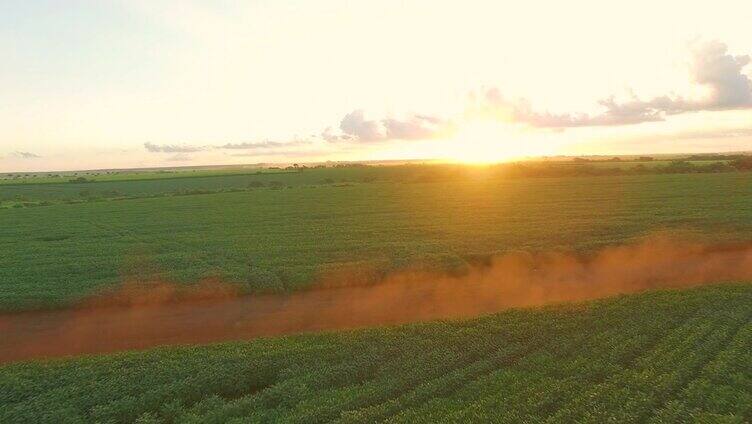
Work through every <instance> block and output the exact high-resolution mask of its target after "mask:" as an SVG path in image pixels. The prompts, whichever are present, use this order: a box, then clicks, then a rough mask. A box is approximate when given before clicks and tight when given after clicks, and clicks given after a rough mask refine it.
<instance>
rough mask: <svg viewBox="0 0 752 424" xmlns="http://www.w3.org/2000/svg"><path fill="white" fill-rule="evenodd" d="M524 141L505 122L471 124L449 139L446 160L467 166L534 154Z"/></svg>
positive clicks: (461, 127) (474, 122)
mask: <svg viewBox="0 0 752 424" xmlns="http://www.w3.org/2000/svg"><path fill="white" fill-rule="evenodd" d="M524 138H525V137H523V136H522V135H521V134H520V133H519V132H518V131H516V130H515V129H514V128H510V126H509V125H506V124H504V123H499V122H487V121H473V122H468V123H465V124H463V125H462V126H460V127H459V128H458V129H457V132H456V133H455V134H454V137H452V139H451V140H450V147H449V148H448V149H447V152H446V158H445V159H447V160H450V161H453V162H462V163H468V164H488V163H495V162H507V161H511V160H516V159H522V158H524V157H527V156H532V155H535V154H536V152H535V149H532V148H531V146H530V145H529V143H526V140H525V139H524Z"/></svg>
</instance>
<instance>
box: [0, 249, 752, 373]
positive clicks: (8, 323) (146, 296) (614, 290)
mask: <svg viewBox="0 0 752 424" xmlns="http://www.w3.org/2000/svg"><path fill="white" fill-rule="evenodd" d="M733 280H752V243H739V244H726V245H713V244H704V243H700V242H692V241H687V240H680V239H676V238H672V237H667V236H661V237H652V238H648V239H646V240H644V241H641V242H637V243H632V244H627V245H621V246H613V247H607V248H604V249H602V250H600V251H599V252H596V253H594V254H590V255H579V254H575V253H561V252H548V253H546V252H544V253H526V252H515V253H507V254H503V255H499V256H496V257H493V258H491V259H489V261H487V262H486V263H484V264H482V265H475V266H471V267H470V268H469V269H468V270H467V271H466V272H464V273H463V274H462V275H447V274H442V273H437V272H430V271H401V272H395V273H393V274H390V275H387V276H385V277H384V278H381V279H380V280H379V281H378V282H376V283H374V284H368V285H363V284H359V285H353V284H348V283H349V281H348V279H347V278H346V277H344V276H342V275H340V276H339V277H336V278H335V277H330V278H329V279H327V280H325V281H322V282H321V283H320V284H318V285H317V286H315V288H313V289H310V290H305V291H300V292H295V293H291V294H284V295H252V296H251V295H246V296H243V295H241V294H240V292H239V291H238V290H237V289H236V287H237V286H234V285H232V284H226V283H221V282H217V281H213V282H212V281H209V282H204V283H201V284H198V285H194V286H190V288H186V287H185V286H183V287H181V286H176V285H171V284H161V283H160V284H151V285H132V284H130V285H124V286H122V287H121V288H120V289H119V290H117V291H115V292H113V293H110V294H108V295H99V296H96V297H93V298H91V299H88V300H87V301H85V302H82V303H81V304H80V305H78V306H77V307H74V308H70V309H66V310H56V311H35V312H20V313H10V314H3V315H0V332H2V334H3V337H2V338H1V340H0V363H4V362H10V361H17V360H23V359H29V358H43V357H58V356H68V355H80V354H89V353H103V352H113V351H121V350H132V349H143V348H148V347H152V346H159V345H170V344H188V343H208V342H217V341H224V340H242V339H250V338H254V337H260V336H269V335H279V334H292V333H300V332H309V331H320V330H335V329H346V328H356V327H368V326H379V325H388V324H399V323H407V322H415V321H421V320H430V319H438V318H465V317H472V316H476V315H480V314H486V313H492V312H497V311H500V310H503V309H506V308H510V307H520V306H534V305H544V304H548V303H556V302H566V301H578V300H586V299H594V298H600V297H606V296H612V295H616V294H621V293H633V292H638V291H642V290H647V289H654V288H672V287H688V286H694V285H700V284H707V283H714V282H722V281H733ZM360 283H362V282H360Z"/></svg>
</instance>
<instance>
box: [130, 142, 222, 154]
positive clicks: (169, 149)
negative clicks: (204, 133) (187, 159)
mask: <svg viewBox="0 0 752 424" xmlns="http://www.w3.org/2000/svg"><path fill="white" fill-rule="evenodd" d="M144 147H145V148H146V150H148V151H150V152H155V153H157V152H158V153H193V152H200V151H202V150H207V147H206V146H190V145H186V144H154V143H150V142H146V143H144Z"/></svg>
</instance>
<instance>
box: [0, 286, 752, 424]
mask: <svg viewBox="0 0 752 424" xmlns="http://www.w3.org/2000/svg"><path fill="white" fill-rule="evenodd" d="M751 367H752V286H750V285H749V284H741V283H736V284H723V285H715V286H705V287H701V288H695V289H688V290H681V291H655V292H649V293H644V294H639V295H631V296H621V297H616V298H611V299H606V300H600V301H593V302H588V303H576V304H565V305H561V306H549V307H545V308H541V309H519V310H511V311H507V312H503V313H499V314H496V315H490V316H485V317H480V318H476V319H472V320H466V321H437V322H430V323H423V324H413V325H407V326H401V327H392V328H381V329H370V330H359V331H347V332H339V333H322V334H318V335H302V336H291V337H284V338H276V339H259V340H255V341H251V342H233V343H224V344H216V345H210V346H191V347H169V348H160V349H155V350H150V351H145V352H131V353H121V354H115V355H106V356H97V357H82V358H77V359H68V360H56V361H49V362H30V363H19V364H11V365H6V366H4V367H0V406H1V407H0V422H4V423H5V422H7V423H13V422H82V423H83V422H113V423H114V422H140V423H157V422H165V423H167V422H196V423H198V422H201V423H205V422H217V423H220V422H221V423H224V422H300V423H315V422H353V423H361V422H405V423H415V422H424V423H433V422H510V423H517V422H551V423H558V422H591V423H603V422H620V423H633V422H634V423H638V422H649V423H683V422H690V421H694V422H724V423H743V422H749V421H750V420H752V379H751V378H750V376H752V368H751Z"/></svg>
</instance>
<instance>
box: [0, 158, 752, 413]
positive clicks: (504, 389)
mask: <svg viewBox="0 0 752 424" xmlns="http://www.w3.org/2000/svg"><path fill="white" fill-rule="evenodd" d="M568 166H573V165H568ZM599 166H606V165H599ZM615 166H616V165H615ZM619 166H621V165H619ZM614 169H621V168H618V167H617V168H614ZM82 191H85V192H84V194H83V195H82ZM0 193H1V194H0V198H4V199H6V200H5V201H6V202H8V203H7V204H6V205H5V207H0V222H1V223H2V225H0V245H1V246H3V255H2V256H0V281H1V282H2V285H0V311H1V312H2V313H0V329H3V330H4V331H5V332H6V333H5V335H6V337H7V338H6V339H5V340H4V341H0V357H3V358H5V360H10V361H16V362H11V363H5V364H2V365H0V422H3V423H4V422H9V423H15V422H134V421H137V422H141V423H149V422H164V423H169V422H233V421H235V422H249V421H250V422H280V421H281V422H306V423H308V422H331V421H335V422H376V421H387V422H488V421H493V422H521V421H526V422H552V423H554V422H594V423H595V422H608V421H611V422H656V423H657V422H662V423H665V422H677V423H679V422H687V421H689V420H697V421H700V422H740V423H741V422H748V421H749V420H750V419H752V384H751V383H750V379H749V376H750V374H751V372H752V370H750V368H749V364H750V360H751V359H752V358H751V357H750V351H752V321H751V320H752V286H751V285H749V282H748V281H747V276H748V274H749V272H750V271H749V269H750V267H749V265H750V264H752V262H751V261H750V260H749V259H750V258H752V256H750V255H749V250H748V247H749V244H748V242H749V241H750V239H752V237H750V236H751V235H752V196H751V195H752V174H751V173H747V172H736V171H733V172H702V173H650V172H649V173H637V174H634V173H626V174H625V173H622V172H621V171H619V173H617V174H606V175H587V174H585V175H580V176H546V177H545V178H543V177H523V176H519V175H517V176H510V175H508V174H505V173H501V172H497V170H496V169H495V168H484V167H479V168H474V167H455V166H443V165H431V166H429V165H425V166H418V165H410V166H395V167H340V168H317V169H307V170H305V171H304V172H301V171H294V172H290V171H287V170H266V171H263V172H262V173H260V174H259V173H256V172H252V173H221V174H220V175H203V174H202V175H196V176H190V177H188V176H180V177H163V176H160V177H159V178H134V179H132V180H123V181H95V182H73V183H47V182H36V183H28V184H26V183H24V184H7V185H4V186H2V187H0ZM656 235H658V236H660V235H670V237H673V238H671V239H669V240H675V241H676V242H671V243H673V244H660V243H659V244H657V245H656V246H653V247H651V246H652V244H651V243H652V242H651V240H653V238H654V237H656ZM682 240H688V241H691V243H699V244H697V245H693V244H691V243H690V244H686V245H684V244H682ZM730 242H739V246H742V247H744V249H742V250H738V251H737V250H732V251H727V250H720V251H719V255H721V256H717V257H713V256H707V258H705V254H706V251H705V250H703V249H699V250H698V249H697V248H696V247H692V246H703V245H704V244H707V245H708V246H712V245H713V243H720V244H719V246H723V243H726V244H728V243H730ZM703 243H704V244H703ZM614 246H627V247H622V250H618V249H617V250H615V251H614V252H617V255H616V256H615V257H616V258H621V259H617V260H614V259H613V258H610V257H609V256H600V257H601V262H599V263H600V265H598V266H601V268H598V266H589V265H587V266H586V265H582V263H580V262H577V261H580V259H579V258H581V256H580V255H585V256H582V257H587V255H590V254H594V255H598V254H599V253H598V252H603V251H604V249H606V250H605V251H608V248H613V247H614ZM629 246H637V250H635V252H636V253H629V252H631V251H630V250H629V249H632V248H630V247H629ZM640 246H648V247H650V248H649V249H647V250H645V249H643V250H640V249H642V248H640ZM624 249H627V250H624ZM670 249H673V253H671V252H670V251H669V250H670ZM683 250H687V251H688V252H690V254H685V253H683ZM618 252H621V253H618ZM625 252H626V253H625ZM724 252H725V253H724ZM538 254H540V256H534V255H538ZM505 255H506V256H505ZM525 255H528V256H525ZM531 255H533V256H531ZM557 255H558V256H557ZM619 255H621V256H619ZM625 255H626V256H625ZM723 255H726V256H723ZM729 255H731V256H729ZM536 257H540V258H543V259H542V260H543V262H541V264H537V263H535V262H529V269H528V273H527V274H520V275H521V277H520V278H521V280H520V282H518V285H516V286H513V287H517V288H516V289H515V290H517V292H518V293H517V294H518V295H521V294H523V293H526V294H525V295H524V296H522V297H519V296H518V297H516V298H515V297H514V296H512V295H513V294H514V291H509V290H508V289H507V288H504V287H502V286H496V285H494V284H496V283H497V282H504V281H511V277H510V275H511V274H508V273H507V269H506V268H504V267H503V266H502V267H500V268H498V269H497V270H496V271H495V273H493V272H492V273H488V274H477V275H486V277H484V278H485V280H484V281H485V282H486V283H488V284H490V285H477V286H473V285H472V284H471V283H474V282H475V280H476V274H473V272H478V270H487V269H491V268H488V267H489V266H490V265H488V264H489V263H494V262H493V261H494V260H499V259H500V258H501V260H502V262H503V259H504V258H528V259H525V260H527V261H530V259H529V258H536ZM546 258H549V259H550V261H549V259H546ZM672 258H673V259H672ZM704 259H707V261H708V263H709V265H708V266H705V264H703V260H704ZM489 261H491V262H489ZM547 261H548V262H547ZM557 261H558V262H557ZM573 261H574V262H573ZM666 261H670V262H671V266H670V267H666ZM682 261H684V262H682ZM525 263H528V262H525ZM584 263H585V264H587V262H584ZM484 264H485V265H484ZM576 264H580V265H582V267H581V268H577V267H575V266H574V265H576ZM597 264H598V262H596V265H597ZM578 266H579V265H578ZM552 269H553V270H554V271H552ZM640 269H641V270H642V271H640V272H643V273H645V275H642V276H641V274H640V273H639V272H637V270H640ZM410 270H415V271H416V272H417V271H421V270H422V271H427V272H430V273H432V274H426V275H430V276H431V277H430V278H428V281H421V283H423V286H421V287H422V289H421V290H424V291H420V290H416V288H415V287H413V286H410V285H405V284H404V281H403V285H402V286H401V287H402V289H400V290H398V291H393V290H392V289H391V288H390V287H391V286H388V285H387V286H381V285H371V284H370V283H373V282H376V281H378V280H379V279H380V278H382V277H384V276H390V275H392V276H399V275H400V272H408V271H410ZM557 270H558V271H557ZM549 271H551V272H549ZM410 272H412V271H410ZM590 274H592V275H590ZM618 274H622V276H621V277H619V275H618ZM408 275H410V274H409V273H408ZM416 275H419V276H420V275H423V274H416ZM336 276H339V277H338V278H339V280H337V279H336V278H334V277H336ZM685 277H686V281H685V280H684V278H685ZM332 278H334V279H333V280H332ZM433 278H435V279H433ZM205 280H211V281H219V282H222V284H228V285H229V287H232V288H233V289H234V290H239V291H240V294H241V295H242V294H251V295H252V296H249V297H246V296H240V297H238V298H233V299H234V300H233V301H232V302H227V303H222V302H223V301H219V300H218V301H217V302H218V303H206V302H205V303H201V304H195V305H194V304H192V303H185V304H178V305H177V306H176V307H175V308H171V307H165V308H162V309H160V305H157V306H156V307H154V308H152V309H148V308H147V309H139V308H133V309H129V308H124V309H117V308H115V309H113V310H112V311H111V314H110V315H107V314H100V313H99V312H98V310H97V309H92V310H91V311H89V310H86V309H76V308H73V309H69V308H66V307H67V306H70V305H72V304H77V303H78V302H80V301H81V300H82V299H86V298H88V297H90V296H92V295H101V296H104V298H107V296H106V294H107V293H111V292H113V291H116V290H117V289H118V288H119V287H121V285H122V284H123V283H125V284H126V285H127V284H130V283H132V282H141V283H154V282H158V283H160V284H162V283H165V284H169V285H170V286H169V287H173V286H176V287H185V288H191V287H199V288H200V287H203V286H202V285H201V284H203V281H205ZM424 280H425V278H424ZM549 280H550V281H549ZM643 280H644V281H643ZM740 280H741V281H742V282H734V281H740ZM321 281H325V282H326V281H329V282H331V281H334V282H339V283H345V284H363V285H362V286H353V287H351V289H352V290H351V291H350V292H348V293H350V294H349V295H347V296H345V297H343V298H342V299H340V300H341V301H339V302H337V301H335V299H336V298H335V297H333V296H334V295H333V293H335V289H333V288H329V289H325V290H320V291H316V290H311V291H306V290H305V289H307V288H311V287H312V286H315V285H316V284H317V283H318V282H321ZM409 282H410V281H408V283H409ZM634 282H637V283H638V284H636V285H633V286H627V285H625V284H627V283H629V284H632V283H634ZM709 282H712V283H716V282H717V283H724V284H717V285H709V286H707V285H706V286H703V287H696V288H685V289H683V290H657V291H648V292H644V293H640V294H632V295H621V296H617V297H611V298H608V299H603V300H596V301H590V302H584V303H568V304H567V303H563V304H559V303H557V304H556V305H551V306H543V307H538V308H530V309H511V310H506V311H504V312H500V313H499V312H498V311H500V310H504V309H507V308H509V307H520V306H526V305H541V304H543V305H545V304H547V303H550V302H555V303H556V302H561V301H566V300H569V301H571V300H575V301H576V300H579V299H591V298H595V297H602V296H611V295H615V294H618V293H625V292H634V291H640V290H643V289H645V288H650V287H666V286H671V287H685V286H689V285H696V284H707V283H709ZM685 283H686V284H685ZM458 285H459V286H460V287H465V288H466V289H467V290H465V291H464V292H463V291H457V290H455V287H458ZM586 285H591V286H592V288H589V287H586ZM609 285H610V286H609ZM146 287H149V285H148V284H147V286H146ZM156 287H157V289H159V287H161V286H156ZM383 287H386V291H384V290H385V289H382V288H383ZM609 287H610V288H609ZM630 287H631V288H630ZM345 289H348V288H347V287H345V288H343V290H345ZM543 289H545V290H549V291H548V292H547V293H548V295H549V296H548V297H541V293H543V292H541V290H543ZM578 290H579V291H578ZM345 292H347V291H345ZM233 293H234V292H233ZM352 293H356V294H355V295H354V296H353V295H352ZM357 293H360V294H357ZM366 293H371V294H370V295H366ZM374 293H375V295H374ZM498 293H505V296H512V297H510V298H509V299H506V298H504V296H499V295H498ZM295 295H297V297H295ZM265 296H267V297H265ZM266 299H277V300H275V301H274V302H276V303H274V304H273V306H272V305H271V304H270V303H269V302H268V301H267V300H266ZM384 299H388V301H386V302H385V301H384ZM301 302H302V303H301ZM412 308H414V311H413V310H412ZM50 309H52V310H50ZM249 311H251V312H253V313H249ZM397 311H411V312H413V313H404V312H402V313H399V314H398V313H396V312H397ZM488 313H491V315H483V314H488ZM3 314H5V315H3ZM82 314H83V315H82ZM86 314H88V315H86ZM479 314H480V316H478V315H479ZM35 317H45V318H44V319H39V320H36V321H35V319H36V318H35ZM345 318H346V319H345ZM436 318H441V320H438V321H427V322H423V323H416V321H421V320H425V319H436ZM14 320H15V321H14ZM27 321H28V322H27ZM18 322H20V323H21V324H20V325H19V326H16V325H17V324H18ZM404 323H408V324H404ZM157 324H158V325H157ZM386 324H389V325H392V326H391V327H378V325H386ZM397 324H399V326H394V325H397ZM374 325H377V327H375V328H362V327H372V326H374ZM14 326H15V327H14ZM353 327H357V328H360V329H356V330H351V329H350V328H353ZM322 330H325V331H330V332H320V331H322ZM332 330H338V331H336V332H334V331H332ZM305 331H319V333H311V334H297V333H299V332H305ZM290 333H293V334H297V335H288V336H283V337H268V338H257V339H255V340H246V339H252V338H254V337H259V336H270V335H279V334H290ZM102 334H107V337H105V338H102V337H101V335H102ZM243 340H246V341H243ZM217 342H219V343H217ZM87 343H88V344H87ZM180 343H191V344H190V345H179V346H170V345H174V344H180ZM193 343H199V344H193ZM202 343H215V344H202ZM153 346H161V347H157V348H154V347H153ZM27 348H28V350H24V349H27ZM146 348H149V349H147V350H142V351H133V352H123V353H107V352H112V351H119V350H123V349H146ZM83 353H96V355H92V356H80V357H69V358H59V359H41V360H40V359H35V360H29V358H39V357H42V358H43V357H45V356H50V355H51V356H60V355H65V354H83ZM19 360H20V362H18V361H19Z"/></svg>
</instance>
